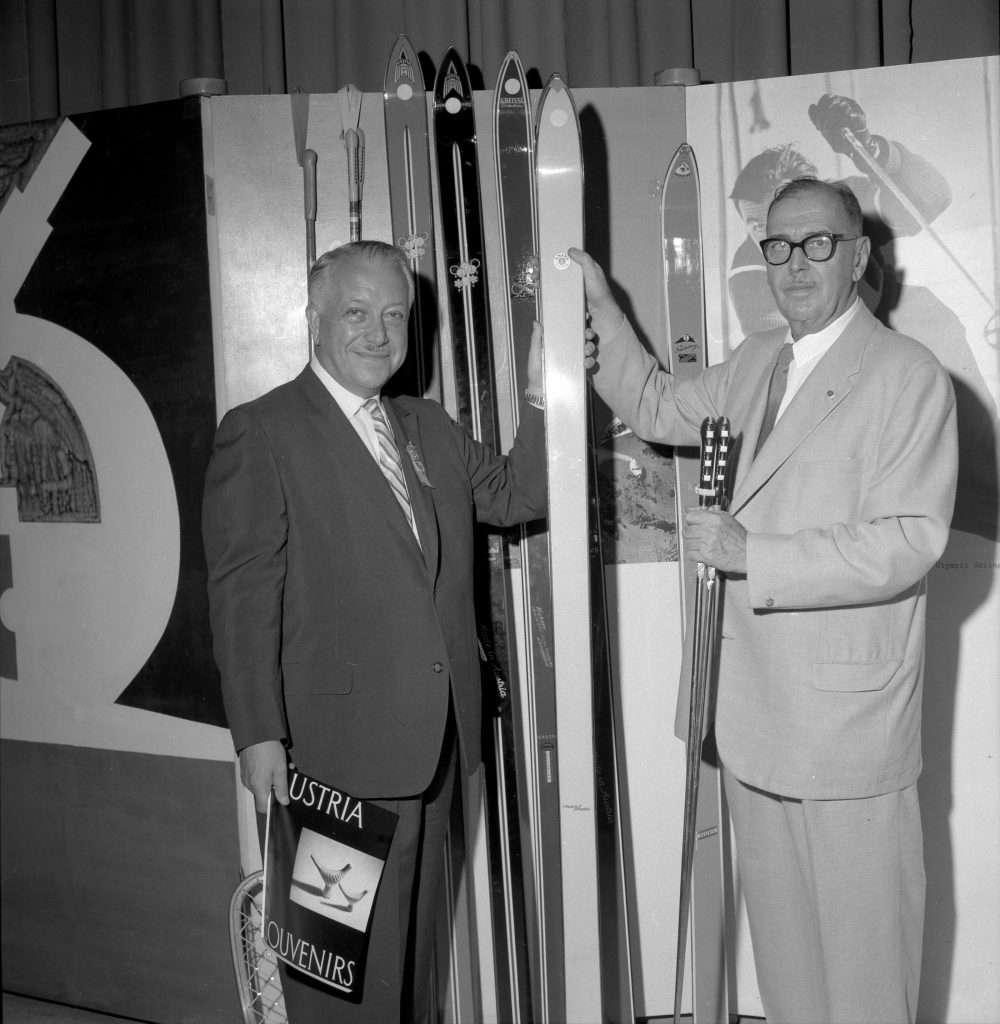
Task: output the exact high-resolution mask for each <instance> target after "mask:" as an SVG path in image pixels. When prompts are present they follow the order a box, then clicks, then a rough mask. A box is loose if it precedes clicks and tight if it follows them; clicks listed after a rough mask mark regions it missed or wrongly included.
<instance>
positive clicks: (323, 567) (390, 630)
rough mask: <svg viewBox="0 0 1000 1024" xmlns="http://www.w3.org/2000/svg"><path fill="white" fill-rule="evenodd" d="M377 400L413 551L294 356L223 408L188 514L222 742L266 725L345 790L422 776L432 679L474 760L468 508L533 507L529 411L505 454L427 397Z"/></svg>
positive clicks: (425, 774) (440, 712) (539, 505)
mask: <svg viewBox="0 0 1000 1024" xmlns="http://www.w3.org/2000/svg"><path fill="white" fill-rule="evenodd" d="M383 402H384V405H385V407H386V409H387V411H388V415H389V419H390V422H391V424H392V429H393V432H394V435H395V438H396V442H397V445H398V447H399V451H400V456H401V460H402V464H403V471H404V474H405V476H406V483H407V487H408V489H409V493H410V499H411V504H412V507H413V513H414V517H415V519H416V523H417V528H418V530H419V533H420V538H421V545H422V550H421V546H420V545H418V544H417V542H416V540H415V538H414V536H413V533H412V531H411V530H410V528H409V525H408V524H407V522H406V519H405V517H404V515H403V512H402V510H401V509H400V507H399V505H398V504H397V502H396V501H395V499H394V498H393V496H392V493H391V491H390V489H389V486H388V484H387V483H386V480H385V478H384V477H383V476H382V473H381V470H380V469H379V467H378V466H377V464H376V463H375V460H374V458H373V457H372V455H371V453H370V452H369V451H368V450H367V449H366V448H365V446H364V443H363V442H362V441H361V439H360V438H359V437H358V435H357V433H356V432H355V431H354V429H353V428H352V426H351V424H350V423H348V421H347V418H346V417H345V416H344V414H343V412H342V411H341V410H340V408H339V407H338V406H337V404H336V403H335V402H334V400H333V399H332V398H331V396H330V394H329V393H328V392H327V390H326V389H325V388H324V387H323V385H322V383H321V382H320V381H319V379H318V378H317V377H316V375H315V373H313V371H312V370H311V369H309V368H308V367H307V368H306V369H305V370H303V372H302V373H301V374H300V375H299V376H298V377H297V378H296V379H295V380H293V381H290V382H288V383H287V384H283V385H281V386H280V387H278V388H275V389H274V390H273V391H270V392H268V393H267V394H266V395H263V396H262V397H260V398H258V399H256V400H255V401H253V402H249V403H247V404H245V405H242V406H238V407H237V408H235V409H233V410H231V411H230V412H229V413H227V414H226V416H225V417H224V418H223V420H222V423H221V424H220V426H219V430H218V433H217V436H216V442H215V448H214V451H213V455H212V460H211V464H210V466H209V470H208V476H207V480H206V487H205V499H204V515H203V533H204V540H205V551H206V555H207V560H208V590H209V600H210V613H211V622H212V633H213V641H214V649H215V656H216V661H217V663H218V665H219V669H220V672H221V674H222V692H223V697H224V700H225V706H226V714H227V717H228V720H229V726H230V729H231V731H232V734H233V740H234V743H235V746H236V748H237V750H240V749H242V748H243V747H245V746H248V745H249V744H251V743H256V742H259V741H261V740H267V739H281V740H283V741H284V742H285V743H286V745H287V746H288V748H289V752H290V757H291V759H292V760H293V761H294V762H295V764H296V766H297V767H298V768H299V770H300V771H302V772H304V773H305V774H307V775H312V776H315V777H316V778H319V779H321V780H323V781H325V782H327V783H329V784H331V785H333V786H337V787H339V788H342V789H344V790H346V791H347V792H349V793H351V794H353V795H354V796H358V797H363V798H374V797H387V798H396V797H404V796H413V795H416V794H417V793H420V792H422V791H423V790H424V789H426V787H427V786H428V785H429V784H430V781H431V779H432V778H433V775H434V771H435V768H436V767H437V764H438V758H439V755H440V751H441V743H442V739H443V734H444V728H445V723H446V720H447V710H448V693H449V685H450V689H451V694H452V697H453V701H454V708H455V715H456V720H457V725H458V730H459V739H460V747H461V751H462V757H463V760H464V763H465V767H466V770H467V771H470V772H471V771H472V770H474V769H475V767H476V765H477V764H478V763H479V756H480V715H481V700H482V696H481V685H482V684H481V677H480V659H479V645H478V640H477V632H476V621H475V612H474V600H473V521H474V518H478V519H480V520H482V521H484V522H488V523H492V524H494V525H501V526H502V525H507V524H510V523H515V522H520V521H524V520H530V519H533V518H537V517H539V516H541V515H542V514H544V506H545V497H546V495H545V461H544V447H543V446H544V442H543V436H544V420H543V416H542V414H541V413H540V412H538V411H537V410H535V409H532V408H531V407H526V408H525V410H524V415H523V417H522V421H521V430H520V432H519V435H518V438H517V441H516V442H515V445H514V447H513V449H512V451H511V454H510V456H509V458H508V457H502V456H499V457H498V456H495V455H494V454H493V453H492V452H490V451H489V450H488V449H487V448H485V447H483V446H482V445H480V444H478V443H476V442H475V441H473V440H471V439H470V438H469V437H468V435H467V434H466V433H465V432H464V431H463V430H461V429H460V428H459V427H458V426H457V425H456V424H455V423H454V422H452V420H451V419H450V418H449V417H448V415H447V414H446V413H445V411H444V410H443V409H442V408H441V407H440V406H439V405H437V404H435V403H433V402H429V401H425V400H422V399H416V398H400V399H384V400H383ZM411 453H412V454H411ZM414 456H415V457H414ZM418 462H419V463H422V466H423V468H424V471H425V474H424V479H423V480H421V478H420V475H419V474H418V472H417V469H416V464H417V463H418Z"/></svg>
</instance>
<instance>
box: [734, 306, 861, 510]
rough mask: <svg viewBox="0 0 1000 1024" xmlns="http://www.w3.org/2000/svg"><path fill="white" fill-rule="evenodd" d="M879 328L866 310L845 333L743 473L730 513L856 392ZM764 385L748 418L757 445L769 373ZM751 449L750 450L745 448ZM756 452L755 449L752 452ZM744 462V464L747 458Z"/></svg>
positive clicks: (749, 498) (755, 490)
mask: <svg viewBox="0 0 1000 1024" xmlns="http://www.w3.org/2000/svg"><path fill="white" fill-rule="evenodd" d="M874 328H875V320H874V318H873V317H872V316H871V314H870V313H868V311H867V310H865V309H862V310H860V311H859V312H858V313H857V315H856V316H855V317H854V319H853V320H852V321H851V323H850V324H849V325H848V326H847V328H846V329H845V331H844V333H843V334H842V335H841V336H840V337H839V338H838V339H837V340H836V341H835V342H834V343H833V345H832V346H831V347H830V349H829V350H828V351H827V353H826V354H825V355H824V356H823V358H822V359H820V361H819V363H818V364H817V365H816V367H815V369H814V370H813V371H812V373H810V374H809V376H808V377H807V378H806V381H805V383H804V384H803V385H802V387H801V388H800V389H799V391H798V392H797V393H796V395H795V397H794V398H793V399H792V401H791V402H790V403H789V405H788V408H787V409H786V410H785V411H784V413H782V416H781V419H780V420H778V422H777V423H776V424H775V426H774V430H773V431H772V432H771V435H770V437H769V438H768V439H767V443H766V444H765V445H764V446H763V448H761V450H760V453H759V454H758V456H757V458H756V459H753V460H752V461H751V462H750V463H749V464H748V465H747V466H745V468H744V470H743V472H742V473H739V472H738V473H737V483H736V488H735V490H734V493H733V499H732V502H731V503H730V512H732V513H736V512H738V511H739V510H740V509H741V508H743V507H744V506H745V505H746V504H747V503H748V502H749V501H750V500H751V499H752V498H753V496H754V495H755V494H756V493H757V492H758V491H759V490H760V489H761V487H763V486H764V485H765V484H766V483H767V481H768V480H770V478H771V477H772V476H773V475H774V474H775V472H776V471H777V470H778V469H779V468H780V467H781V466H782V465H783V464H784V463H785V462H786V461H787V460H788V458H789V457H790V456H791V455H792V454H793V453H794V452H795V450H796V449H797V448H798V447H799V446H800V445H801V444H802V443H803V442H804V441H806V440H807V438H808V437H809V435H810V434H812V432H813V431H814V430H815V429H816V428H817V427H818V426H819V425H820V424H821V423H822V422H823V421H824V420H825V419H826V418H827V416H829V415H830V414H831V413H832V412H833V410H834V409H836V408H837V406H838V405H839V404H840V403H841V402H842V401H843V400H844V399H845V398H846V397H847V396H848V395H849V394H850V393H851V392H852V391H853V390H854V383H853V378H854V377H855V375H856V374H857V373H858V371H859V369H860V366H861V356H862V353H863V352H864V349H865V347H866V346H867V344H868V341H869V339H870V338H871V335H872V331H873V330H874ZM770 365H771V363H770V362H769V363H768V370H767V371H765V379H764V380H763V381H761V382H759V384H758V394H757V395H756V396H755V398H754V402H753V405H752V407H751V408H752V412H751V414H750V415H748V428H752V429H748V431H747V434H748V436H752V437H753V439H754V444H756V439H757V435H758V434H759V433H760V426H761V422H762V420H763V417H764V406H765V404H766V400H767V398H766V396H767V379H766V375H767V373H768V372H769V371H770ZM744 450H745V449H744ZM750 450H751V451H752V448H751V449H750ZM741 461H742V460H741Z"/></svg>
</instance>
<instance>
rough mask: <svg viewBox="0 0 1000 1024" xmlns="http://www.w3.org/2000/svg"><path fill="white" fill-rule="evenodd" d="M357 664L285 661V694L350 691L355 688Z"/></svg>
mask: <svg viewBox="0 0 1000 1024" xmlns="http://www.w3.org/2000/svg"><path fill="white" fill-rule="evenodd" d="M356 672H357V666H356V665H352V664H350V662H342V663H341V664H339V665H325V664H324V665H313V664H310V663H308V662H285V663H284V664H283V665H282V666H281V675H282V678H283V679H284V684H285V696H286V697H289V696H305V695H307V694H322V693H350V692H351V691H352V690H353V689H354V678H355V673H356Z"/></svg>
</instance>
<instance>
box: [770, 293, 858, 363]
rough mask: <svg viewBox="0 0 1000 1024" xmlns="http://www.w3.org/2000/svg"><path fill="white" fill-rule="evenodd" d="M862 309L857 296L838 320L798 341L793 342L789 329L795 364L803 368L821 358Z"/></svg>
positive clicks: (805, 335)
mask: <svg viewBox="0 0 1000 1024" xmlns="http://www.w3.org/2000/svg"><path fill="white" fill-rule="evenodd" d="M860 308H861V299H860V298H859V297H858V296H855V298H854V302H852V303H851V305H850V306H848V307H847V309H845V310H844V312H843V313H841V314H840V316H838V317H837V319H836V320H834V321H832V322H831V323H828V324H827V325H826V327H824V328H823V329H822V330H821V331H816V332H815V334H803V335H802V337H801V338H799V340H798V341H792V332H791V330H790V329H789V332H788V340H789V341H792V353H793V358H794V360H795V362H796V363H797V364H798V365H799V366H801V365H802V364H803V363H808V362H811V361H812V360H813V359H816V358H817V357H818V356H821V355H822V354H823V353H824V352H826V350H827V349H828V348H829V347H830V346H831V345H832V344H833V343H834V342H835V341H836V340H837V339H838V338H839V337H840V336H841V334H843V333H844V331H845V330H846V329H847V325H848V324H849V323H850V322H851V321H852V320H853V319H854V318H855V317H856V316H857V314H858V310H859V309H860Z"/></svg>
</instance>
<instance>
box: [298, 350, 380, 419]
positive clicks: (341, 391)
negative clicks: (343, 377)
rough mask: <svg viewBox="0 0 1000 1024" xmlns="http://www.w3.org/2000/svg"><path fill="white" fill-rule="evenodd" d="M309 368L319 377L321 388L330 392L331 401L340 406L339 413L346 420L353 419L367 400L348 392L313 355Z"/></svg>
mask: <svg viewBox="0 0 1000 1024" xmlns="http://www.w3.org/2000/svg"><path fill="white" fill-rule="evenodd" d="M309 366H310V367H311V368H312V371H313V373H315V374H316V376H317V377H319V380H320V383H321V384H322V385H323V387H325V388H326V390H327V391H329V392H330V395H331V397H332V398H333V400H334V401H335V402H336V403H337V405H339V406H340V409H341V412H343V414H344V415H345V416H346V417H347V418H348V419H353V417H354V415H355V414H356V413H357V411H358V409H360V408H361V406H363V405H364V404H365V402H367V401H368V399H367V398H362V397H361V396H360V395H356V394H355V393H354V392H353V391H348V390H347V388H345V387H344V385H343V384H341V383H340V381H338V380H336V379H335V378H334V377H333V376H331V375H330V373H329V372H328V371H327V369H326V368H325V367H324V366H323V364H322V363H321V362H320V361H319V360H318V359H317V358H316V356H315V355H313V356H312V358H311V359H310V360H309Z"/></svg>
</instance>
